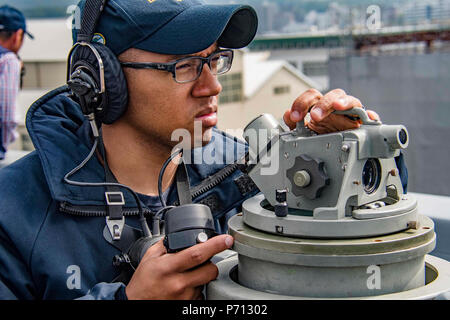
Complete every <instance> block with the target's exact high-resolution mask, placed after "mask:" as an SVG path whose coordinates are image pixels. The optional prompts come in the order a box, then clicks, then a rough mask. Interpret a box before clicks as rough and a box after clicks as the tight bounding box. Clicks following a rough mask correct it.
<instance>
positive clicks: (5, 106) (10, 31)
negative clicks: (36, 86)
mask: <svg viewBox="0 0 450 320" xmlns="http://www.w3.org/2000/svg"><path fill="white" fill-rule="evenodd" d="M25 34H28V36H29V37H30V38H33V36H32V35H31V34H30V33H28V32H27V28H26V22H25V17H24V16H23V14H22V13H21V12H20V11H19V10H17V9H15V8H12V7H10V6H7V5H5V6H2V7H0V160H3V159H4V158H5V154H6V151H7V149H8V145H9V144H10V143H12V142H13V141H14V140H15V139H16V137H17V135H18V134H17V132H16V126H17V123H16V121H15V110H16V100H17V94H18V92H19V88H20V87H21V82H22V81H21V77H22V69H23V62H22V61H21V60H20V58H19V57H18V52H19V50H20V48H21V47H22V44H23V40H24V35H25Z"/></svg>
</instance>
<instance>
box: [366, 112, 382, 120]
mask: <svg viewBox="0 0 450 320" xmlns="http://www.w3.org/2000/svg"><path fill="white" fill-rule="evenodd" d="M366 112H367V115H368V116H369V118H370V119H372V120H378V121H379V120H380V116H379V115H378V113H376V112H375V111H372V110H367V111H366Z"/></svg>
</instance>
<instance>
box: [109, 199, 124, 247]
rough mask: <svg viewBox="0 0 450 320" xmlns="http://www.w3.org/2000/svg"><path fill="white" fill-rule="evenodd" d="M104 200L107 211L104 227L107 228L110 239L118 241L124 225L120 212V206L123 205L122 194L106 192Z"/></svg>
mask: <svg viewBox="0 0 450 320" xmlns="http://www.w3.org/2000/svg"><path fill="white" fill-rule="evenodd" d="M105 198H106V204H107V210H108V216H107V217H106V225H107V226H108V229H109V232H110V233H111V237H112V239H113V240H120V236H121V235H122V230H123V226H124V224H125V217H124V216H123V212H122V206H123V205H124V204H125V199H124V197H123V193H122V192H121V191H106V192H105Z"/></svg>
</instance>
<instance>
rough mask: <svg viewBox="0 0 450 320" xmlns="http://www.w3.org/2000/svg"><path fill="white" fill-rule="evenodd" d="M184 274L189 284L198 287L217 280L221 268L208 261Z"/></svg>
mask: <svg viewBox="0 0 450 320" xmlns="http://www.w3.org/2000/svg"><path fill="white" fill-rule="evenodd" d="M184 275H185V276H186V277H187V278H186V279H187V280H186V281H187V283H186V284H187V286H189V287H198V286H202V285H204V284H207V283H209V282H210V281H213V280H215V279H216V278H217V276H218V275H219V270H218V269H217V267H216V265H215V264H214V263H212V262H207V263H205V264H203V265H201V266H200V267H198V268H194V269H192V270H189V271H186V272H185V273H184Z"/></svg>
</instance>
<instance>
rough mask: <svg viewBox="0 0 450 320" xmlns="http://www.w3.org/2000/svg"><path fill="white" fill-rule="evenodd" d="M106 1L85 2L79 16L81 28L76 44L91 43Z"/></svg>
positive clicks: (87, 0) (88, 0)
mask: <svg viewBox="0 0 450 320" xmlns="http://www.w3.org/2000/svg"><path fill="white" fill-rule="evenodd" d="M106 2H107V0H86V3H85V4H84V9H83V14H82V16H81V28H80V31H79V32H78V36H77V42H91V40H92V37H93V35H94V30H95V27H96V26H97V22H98V20H99V18H100V15H101V14H102V12H103V9H104V8H105V6H106Z"/></svg>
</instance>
